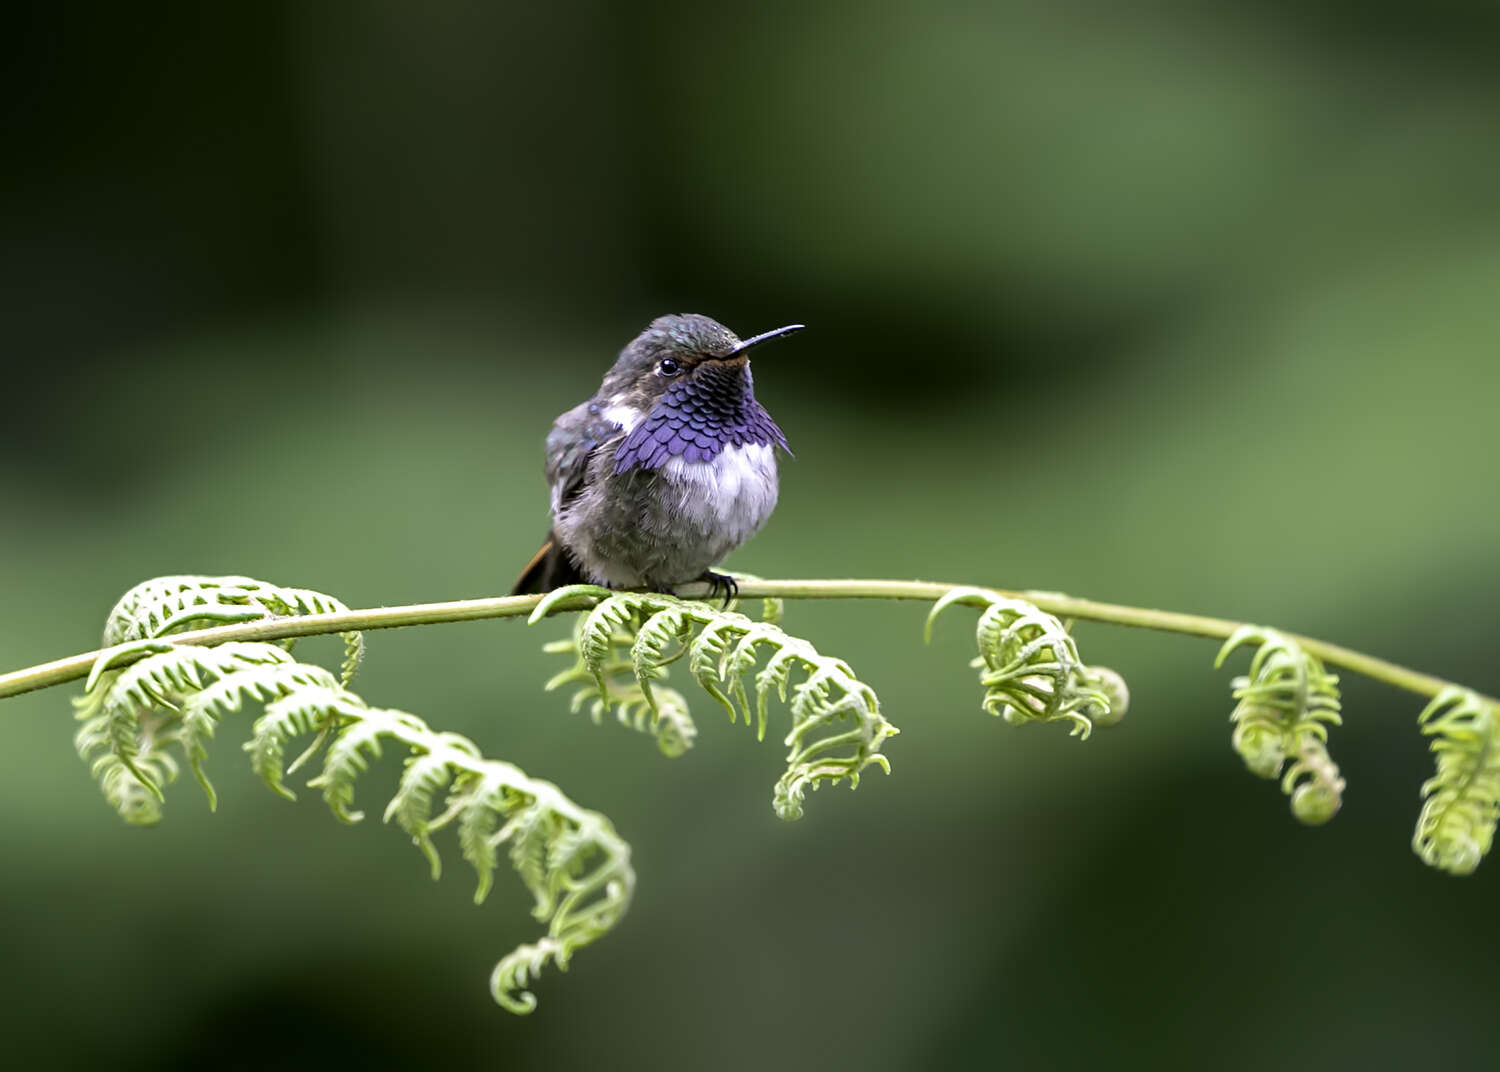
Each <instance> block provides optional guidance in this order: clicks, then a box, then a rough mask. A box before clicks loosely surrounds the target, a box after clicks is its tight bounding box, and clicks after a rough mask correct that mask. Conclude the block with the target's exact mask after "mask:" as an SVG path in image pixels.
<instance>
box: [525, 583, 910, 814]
mask: <svg viewBox="0 0 1500 1072" xmlns="http://www.w3.org/2000/svg"><path fill="white" fill-rule="evenodd" d="M580 595H588V596H592V597H594V598H595V599H596V603H595V605H594V607H593V609H592V610H590V611H589V612H588V613H587V614H586V615H582V616H581V619H580V621H579V622H578V624H577V625H576V626H575V628H574V633H573V639H572V640H571V641H568V642H563V643H558V644H549V645H547V649H546V650H548V651H553V652H559V653H568V654H575V655H576V656H577V660H578V661H577V663H576V664H575V665H574V666H573V667H572V668H570V669H568V670H565V671H564V672H563V673H561V674H559V675H557V676H556V677H554V678H553V679H552V680H551V681H549V682H548V683H547V687H548V688H556V687H557V686H559V685H562V684H568V683H573V682H579V683H581V684H582V688H581V689H580V690H579V692H578V693H577V694H575V696H574V702H573V706H574V709H575V710H576V709H577V708H578V707H579V706H581V705H582V704H583V703H584V702H590V703H591V705H592V706H591V710H592V713H593V715H594V718H595V720H596V721H597V720H598V719H599V718H600V717H601V716H602V714H603V713H604V712H605V711H607V710H609V709H611V708H613V709H614V710H615V711H616V712H617V717H619V719H620V721H621V722H623V723H625V724H627V725H631V724H634V725H635V726H636V728H638V729H647V730H649V731H650V732H652V733H654V734H655V735H656V738H657V742H658V745H659V746H660V747H661V749H662V751H663V752H666V753H667V754H668V755H676V754H679V753H680V752H681V751H683V750H685V748H686V747H687V745H689V744H690V743H691V741H692V733H693V732H695V730H694V729H693V724H692V722H691V719H690V718H689V716H688V712H687V703H686V701H685V700H684V699H683V698H682V694H681V693H678V692H676V691H674V690H671V689H668V688H666V687H665V686H663V685H662V684H661V681H662V680H663V679H664V678H666V676H667V673H668V667H669V666H670V665H671V664H672V663H674V662H677V661H678V660H680V659H686V662H687V667H688V672H689V673H690V674H691V675H692V676H693V678H694V679H695V680H697V682H698V683H699V684H700V685H701V686H703V688H704V690H705V691H706V692H708V694H709V695H710V696H712V697H713V698H714V700H715V701H716V702H718V703H719V705H720V706H722V707H723V708H724V709H725V711H726V712H728V714H729V718H730V721H731V722H733V721H737V720H738V718H739V717H740V716H743V717H744V720H745V724H746V725H750V724H751V722H752V719H753V720H754V723H755V725H756V726H757V728H758V733H759V735H760V737H761V738H764V736H765V731H766V723H767V718H768V710H767V708H768V703H769V699H770V696H771V694H772V693H775V694H776V695H777V696H778V697H779V698H780V699H781V700H783V701H787V700H788V699H790V702H789V707H790V710H791V714H792V727H791V729H790V731H789V732H788V733H787V735H786V737H785V739H784V743H785V744H786V746H787V748H788V752H787V757H786V770H785V772H784V773H783V774H782V776H781V778H780V779H779V780H778V781H777V783H776V786H775V789H774V791H773V793H772V806H773V807H774V809H775V811H776V814H777V815H779V816H780V817H781V818H783V819H788V820H792V819H800V818H801V817H802V810H803V802H804V800H805V799H806V796H807V793H808V792H809V791H811V790H816V789H818V787H819V786H821V785H824V784H836V783H837V782H839V781H842V780H843V779H845V778H847V779H848V780H849V783H850V785H851V786H858V785H859V776H860V772H861V771H863V770H864V768H866V767H868V766H872V765H873V766H877V767H879V768H881V769H882V770H885V771H887V772H889V770H890V766H889V763H888V762H887V760H886V758H885V756H884V755H882V754H881V752H880V747H881V743H882V742H883V741H884V740H885V739H886V738H887V737H890V736H892V735H893V734H895V733H896V728H895V727H894V726H892V725H891V724H890V723H889V722H887V721H886V720H885V718H884V717H883V716H882V715H881V713H880V701H879V700H878V699H877V697H876V695H875V692H874V690H873V689H871V688H870V686H869V685H867V684H865V683H864V682H862V681H860V680H859V679H858V678H857V677H856V676H855V674H854V671H853V670H852V669H851V668H850V667H849V664H848V663H845V662H844V661H843V660H841V659H833V658H830V657H828V656H825V655H823V654H821V653H820V652H818V650H817V649H816V648H814V647H813V646H812V645H811V644H809V643H808V642H807V641H805V640H802V639H800V638H798V637H794V636H790V635H788V634H787V633H786V632H784V631H783V630H782V629H781V628H780V626H778V625H775V624H774V623H772V622H770V621H765V620H762V621H756V620H754V619H752V618H748V617H746V616H745V615H743V614H740V613H738V612H737V611H734V610H731V609H723V610H721V609H718V608H716V607H714V606H712V605H710V604H708V603H704V602H699V601H695V600H682V599H677V598H676V597H674V596H668V595H657V594H653V593H643V592H612V591H610V590H609V589H605V588H596V587H594V586H591V585H574V586H572V587H569V588H560V589H558V590H557V591H555V592H552V593H551V594H549V595H548V596H546V597H545V598H544V599H543V600H542V601H541V602H540V603H539V604H537V607H536V609H535V611H533V612H532V615H531V620H532V621H533V622H536V621H539V620H540V619H541V618H543V617H545V616H546V614H547V613H548V611H550V610H551V609H552V608H553V607H554V606H555V605H556V604H557V603H558V602H561V601H563V600H569V599H574V598H576V597H578V596H580ZM763 612H764V613H765V614H767V615H772V616H776V617H779V616H780V612H781V608H780V605H779V603H773V601H770V600H768V601H766V604H765V606H764V607H763ZM767 653H768V654H767ZM763 658H764V659H765V662H764V663H763V664H762V661H761V660H762V659H763ZM747 676H749V677H750V678H751V684H750V686H749V688H753V689H754V692H755V705H754V708H753V709H752V707H751V702H750V697H749V688H747V686H746V678H747Z"/></svg>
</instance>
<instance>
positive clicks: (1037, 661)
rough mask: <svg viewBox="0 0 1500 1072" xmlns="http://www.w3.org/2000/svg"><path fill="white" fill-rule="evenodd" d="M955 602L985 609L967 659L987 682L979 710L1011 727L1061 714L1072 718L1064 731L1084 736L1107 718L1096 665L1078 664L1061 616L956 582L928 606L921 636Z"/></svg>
mask: <svg viewBox="0 0 1500 1072" xmlns="http://www.w3.org/2000/svg"><path fill="white" fill-rule="evenodd" d="M955 603H964V604H968V605H978V606H980V607H982V608H983V610H981V611H980V614H979V622H978V624H977V626H976V627H975V634H974V635H975V641H976V643H977V644H978V647H979V657H978V658H977V659H975V661H974V663H973V664H972V665H974V666H975V667H976V668H978V669H979V672H980V673H979V682H980V684H981V685H983V686H984V688H985V692H984V700H983V701H982V703H981V706H982V707H983V708H984V710H986V711H988V712H989V713H990V714H992V715H997V716H999V717H1000V718H1003V719H1004V720H1005V721H1006V722H1008V723H1010V724H1011V725H1013V726H1019V725H1022V724H1023V723H1027V722H1057V721H1066V722H1069V723H1071V725H1072V728H1071V729H1070V730H1069V734H1070V736H1071V735H1076V736H1078V737H1080V738H1087V737H1088V736H1089V734H1090V733H1092V732H1093V729H1094V725H1095V723H1096V722H1098V723H1100V724H1107V723H1110V722H1111V719H1110V711H1111V706H1110V697H1109V695H1108V693H1107V692H1106V691H1105V690H1104V689H1103V688H1101V687H1100V683H1101V679H1100V676H1099V674H1100V672H1099V671H1092V672H1091V671H1090V670H1089V668H1088V667H1087V666H1085V665H1084V663H1083V660H1082V659H1080V658H1079V656H1078V647H1077V644H1076V643H1075V642H1074V640H1073V638H1072V636H1070V635H1069V633H1068V630H1067V628H1066V627H1065V626H1064V625H1063V623H1062V622H1061V621H1059V620H1058V619H1057V618H1055V617H1053V616H1052V615H1051V614H1048V613H1047V612H1046V611H1044V610H1041V609H1040V608H1038V607H1036V606H1035V605H1033V604H1031V603H1028V602H1026V601H1025V600H1022V599H1012V598H1009V597H1006V596H1002V595H1000V594H999V593H996V592H991V591H988V590H986V589H983V588H955V589H953V590H951V591H949V592H948V593H947V594H945V595H944V596H943V597H942V598H941V599H939V600H937V602H935V603H934V604H933V606H932V610H931V611H930V612H929V613H928V615H927V627H926V637H927V639H929V640H930V639H931V638H932V624H933V622H934V621H936V620H937V617H938V615H939V614H941V613H942V612H943V611H944V610H946V609H947V608H949V607H951V606H953V605H954V604H955ZM1117 676H1118V675H1117ZM1123 684H1124V683H1123V681H1122V682H1121V685H1122V686H1123ZM1113 721H1118V719H1114V720H1113Z"/></svg>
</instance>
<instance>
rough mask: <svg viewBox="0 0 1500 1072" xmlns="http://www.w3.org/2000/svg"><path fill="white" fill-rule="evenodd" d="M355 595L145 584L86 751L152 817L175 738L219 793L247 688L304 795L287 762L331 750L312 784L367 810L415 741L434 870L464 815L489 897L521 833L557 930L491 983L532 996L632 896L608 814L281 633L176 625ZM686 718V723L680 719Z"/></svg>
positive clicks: (274, 757)
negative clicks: (501, 857)
mask: <svg viewBox="0 0 1500 1072" xmlns="http://www.w3.org/2000/svg"><path fill="white" fill-rule="evenodd" d="M341 607H342V604H339V603H338V602H337V601H336V600H332V599H331V597H327V596H323V595H321V594H319V593H316V592H309V591H307V590H305V589H291V588H282V587H279V586H275V585H267V584H264V583H262V582H259V581H252V580H250V579H249V578H163V579H161V580H159V581H155V582H148V583H147V584H145V585H139V586H137V587H136V588H134V589H132V590H131V592H129V593H127V595H126V598H124V599H122V600H121V601H120V603H119V604H117V605H116V608H115V610H114V611H113V612H111V618H110V624H109V626H108V628H107V630H106V640H107V641H109V642H110V643H111V644H112V646H111V647H110V648H109V650H107V651H105V652H104V653H103V654H102V655H101V656H100V658H99V660H98V661H97V662H96V664H95V667H94V672H93V673H92V674H91V675H90V677H89V684H88V689H87V691H86V693H85V695H84V696H83V697H82V698H81V699H80V700H79V701H76V706H77V708H78V716H79V718H80V719H81V721H82V726H81V727H80V729H79V731H78V734H77V738H76V743H77V746H78V749H79V752H80V754H81V755H83V757H84V758H85V759H86V760H88V761H89V763H90V769H91V770H92V772H93V774H94V776H95V778H96V779H98V781H99V783H100V785H101V787H102V788H103V790H104V793H105V796H106V798H107V799H108V800H109V801H110V803H111V804H112V805H113V806H114V807H115V808H116V810H117V811H118V812H119V813H120V814H121V815H122V816H124V817H125V818H126V819H127V820H128V821H130V822H133V823H137V824H145V823H152V822H155V821H157V820H158V819H159V818H160V816H161V795H162V787H163V786H165V785H166V784H167V783H168V782H170V781H171V780H173V779H174V778H175V777H176V775H177V770H178V763H177V761H176V759H175V758H174V757H173V756H172V755H171V754H170V753H169V752H168V751H167V747H168V746H169V745H175V746H178V747H180V748H181V749H182V751H183V754H184V755H185V757H186V759H187V762H188V764H189V765H190V766H191V767H192V769H193V771H194V773H195V774H196V775H197V776H198V778H199V781H200V782H201V783H202V784H203V787H204V790H205V791H206V792H207V793H208V796H209V801H210V804H211V805H212V804H213V803H214V794H213V788H212V786H211V785H210V784H209V782H208V779H207V777H206V776H205V775H204V772H203V763H204V760H205V758H206V756H207V752H208V745H209V742H210V741H211V740H212V739H213V737H214V733H215V731H216V729H217V727H218V723H219V721H220V720H221V719H222V718H224V717H225V716H226V715H229V714H232V713H234V712H238V711H240V710H241V709H243V708H244V707H245V706H246V705H247V704H249V703H254V704H256V705H263V706H264V713H263V714H262V715H261V716H260V717H259V718H258V719H256V720H255V723H254V725H253V727H252V729H251V739H250V741H249V742H248V743H247V744H246V746H245V747H246V750H247V751H249V753H250V757H251V766H252V768H253V769H254V770H255V772H256V773H257V774H258V775H260V777H261V778H262V779H263V780H264V781H265V782H266V784H267V785H268V786H269V787H270V788H271V789H272V790H274V791H276V792H277V793H279V794H281V795H283V796H288V797H290V796H291V795H292V794H291V792H290V790H288V789H287V788H286V785H285V784H284V781H285V778H286V775H287V773H288V770H289V769H290V770H295V769H296V768H297V767H299V766H300V765H301V764H303V763H304V762H306V761H308V760H310V759H311V758H312V757H313V756H314V755H315V754H316V753H317V752H319V751H320V750H322V751H323V752H324V754H323V763H322V770H321V771H320V772H319V774H318V775H317V776H316V777H315V778H313V779H311V781H310V782H309V783H308V784H309V785H310V786H312V787H314V788H317V789H320V790H321V791H322V795H323V799H324V801H325V802H326V803H327V804H328V807H329V809H330V810H331V811H332V812H333V814H334V815H335V816H337V817H338V818H340V819H342V820H344V821H346V822H356V821H358V820H359V819H360V818H361V813H360V812H358V811H356V810H354V807H353V804H354V796H355V789H356V784H357V782H358V780H359V778H360V776H361V775H363V774H364V773H365V772H366V771H367V770H368V769H369V767H370V766H371V764H372V763H373V762H374V761H375V760H376V759H377V758H378V757H379V756H380V755H381V752H382V750H383V747H384V745H385V744H386V743H388V742H392V741H394V742H396V743H397V744H399V745H400V746H402V747H404V748H405V749H406V750H407V752H408V757H407V760H406V764H405V767H404V769H403V772H402V776H401V781H400V784H399V786H398V788H397V790H396V793H395V796H394V797H393V798H392V799H391V801H390V804H389V806H388V807H387V808H386V809H385V818H386V820H387V821H390V820H391V819H394V820H395V821H396V822H397V824H398V825H399V826H400V827H401V828H402V829H403V830H404V831H405V832H406V833H407V834H408V835H409V836H410V837H411V838H412V841H413V843H414V844H415V845H416V846H417V848H418V849H419V850H420V851H421V852H422V854H423V856H424V857H426V859H427V861H428V864H429V866H430V868H431V870H432V874H433V877H434V878H436V877H437V876H438V874H439V868H440V860H439V858H438V853H437V848H436V846H435V845H434V843H433V839H432V835H433V833H434V832H435V831H438V830H440V829H441V828H443V827H444V826H445V825H447V824H448V823H450V822H454V821H456V826H457V830H458V841H459V846H460V850H461V852H462V853H463V855H464V857H465V859H467V860H468V861H469V863H470V864H471V865H472V866H473V867H474V869H475V873H476V875H477V876H478V889H477V891H476V900H483V899H484V897H485V895H486V894H487V893H488V892H489V890H490V886H491V884H492V879H493V874H494V871H495V869H496V865H497V860H498V850H499V847H500V846H501V845H502V844H504V843H506V842H507V841H508V842H509V843H510V844H509V858H510V861H511V863H512V864H513V865H514V866H515V869H516V871H517V874H518V875H519V876H520V878H521V881H522V882H523V883H524V884H525V886H526V888H527V889H528V890H529V891H530V892H531V895H532V897H533V900H534V908H533V915H534V916H535V917H536V918H537V919H539V920H541V921H542V922H543V923H545V924H546V926H547V931H546V934H545V935H544V936H543V937H542V938H541V939H540V940H539V941H537V942H535V943H533V944H530V945H526V946H522V947H521V948H520V949H519V950H517V951H516V952H515V953H512V954H510V955H508V956H507V957H505V958H504V959H502V960H501V962H500V963H499V964H498V965H497V966H496V969H495V973H494V975H493V977H492V982H491V985H492V989H493V990H494V993H495V998H496V1000H497V1001H499V1002H500V1003H501V1004H502V1005H504V1006H505V1007H506V1008H508V1009H511V1010H512V1011H515V1012H526V1011H529V1010H530V1009H531V1008H533V1007H534V1006H535V1004H536V999H535V997H534V996H533V995H532V994H531V993H529V992H528V991H527V990H526V989H525V987H526V985H527V983H528V981H529V980H530V979H532V978H534V977H535V976H536V975H537V974H538V973H539V972H540V970H541V969H542V967H543V966H544V965H545V964H546V963H547V962H548V961H549V960H550V961H551V962H552V963H554V964H556V965H557V966H558V967H559V968H565V967H566V966H567V962H568V959H569V957H570V956H571V955H572V953H573V952H574V951H575V950H577V949H579V948H581V947H582V946H585V945H587V944H589V943H590V942H592V941H594V940H596V939H597V938H599V937H600V936H601V935H603V934H604V933H605V932H607V931H608V930H609V929H610V928H611V927H613V926H614V924H615V923H616V922H618V920H619V919H620V917H621V916H622V915H623V913H624V911H625V910H626V908H627V907H628V905H629V903H630V899H631V897H632V895H633V892H634V889H635V873H634V871H633V870H632V869H631V867H630V848H629V846H628V845H626V844H625V842H624V841H623V840H621V839H620V837H619V836H618V835H617V834H616V833H615V832H614V829H613V827H611V826H610V824H609V821H608V820H607V819H605V818H604V817H603V816H600V815H598V814H596V813H594V812H590V811H586V810H584V809H582V808H580V807H578V806H577V805H576V804H574V803H573V802H572V801H571V800H569V799H568V798H567V797H565V796H564V795H563V794H562V793H561V791H560V790H558V788H557V787H556V786H554V785H552V784H551V783H550V782H543V781H538V780H536V779H532V778H529V777H527V776H526V774H525V773H524V772H522V771H521V770H519V769H518V768H516V767H514V766H512V765H510V764H508V763H502V762H499V761H496V760H488V759H485V758H483V757H482V756H481V755H480V753H479V750H478V749H477V748H476V747H475V746H474V744H473V743H472V742H470V741H468V740H466V739H465V738H463V737H460V736H458V735H456V734H451V733H435V732H434V731H432V730H431V729H429V728H428V727H427V725H426V724H425V723H423V722H422V721H421V720H420V719H418V718H416V717H415V716H414V715H410V714H407V713H406V712H404V711H392V710H386V709H380V708H372V707H369V706H368V705H366V704H365V703H364V701H363V700H361V699H360V698H359V697H358V696H356V695H355V694H354V693H352V692H350V691H349V690H348V689H347V688H346V687H345V683H346V680H347V679H346V678H340V677H338V676H335V675H334V674H332V673H330V672H329V671H328V670H325V669H324V668H322V667H320V666H315V665H312V664H308V663H300V662H297V661H296V660H294V659H293V657H292V656H291V655H290V654H289V653H288V651H287V650H286V647H284V646H282V645H281V644H268V643H223V644H219V645H217V646H213V647H206V646H195V645H185V644H184V645H176V644H172V643H171V642H170V641H169V640H164V639H162V637H164V636H166V635H169V634H171V633H172V632H174V631H176V630H177V629H179V628H181V627H183V626H185V625H186V624H187V623H189V622H191V623H195V624H202V623H203V622H215V623H217V622H221V621H226V620H241V621H244V620H253V619H254V618H259V617H266V616H270V615H273V614H275V615H285V614H318V613H325V612H328V611H331V610H336V609H339V608H341ZM236 615H238V616H239V617H235V616H236ZM352 635H353V634H351V636H352ZM357 658H358V649H357V648H355V647H353V646H351V647H349V648H346V653H345V671H346V673H347V672H348V671H349V670H350V669H351V668H352V665H353V663H354V662H357ZM625 665H626V666H627V667H628V666H629V661H628V659H627V660H626V663H625ZM675 695H676V694H675V693H672V691H671V690H670V689H659V690H658V693H657V703H658V704H659V705H660V706H661V709H662V712H661V713H660V714H659V716H658V720H659V721H662V722H670V721H671V717H670V715H669V712H670V710H671V708H670V704H669V703H668V701H669V699H670V697H671V696H675ZM642 703H643V705H644V701H642ZM667 732H668V731H667V730H664V731H663V733H664V734H665V733H667ZM672 732H677V733H679V734H681V733H682V732H683V730H682V728H681V726H680V724H678V725H677V728H676V729H675V730H674V731H672ZM308 736H311V737H313V741H312V744H311V746H310V747H308V748H307V749H306V751H304V752H303V753H302V755H301V756H300V757H299V758H298V759H296V760H294V761H293V762H292V764H291V765H290V768H288V766H287V764H286V762H285V757H286V749H287V746H288V745H289V744H290V743H292V742H293V741H294V740H296V739H298V738H302V737H308ZM445 789H446V790H447V793H448V795H447V808H446V810H445V811H444V813H443V815H441V816H437V817H435V818H434V817H433V816H432V809H433V800H434V798H435V797H436V796H437V794H439V793H441V792H443V791H444V790H445Z"/></svg>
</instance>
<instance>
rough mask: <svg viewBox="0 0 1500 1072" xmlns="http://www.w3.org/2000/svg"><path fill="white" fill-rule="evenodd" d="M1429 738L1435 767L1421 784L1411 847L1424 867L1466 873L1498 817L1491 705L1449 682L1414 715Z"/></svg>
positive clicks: (1499, 763)
mask: <svg viewBox="0 0 1500 1072" xmlns="http://www.w3.org/2000/svg"><path fill="white" fill-rule="evenodd" d="M1417 723H1418V724H1419V725H1420V726H1421V727H1422V732H1423V733H1425V734H1427V735H1428V736H1430V737H1432V738H1433V741H1432V751H1433V754H1434V755H1436V756H1437V773H1436V774H1434V775H1433V776H1432V777H1431V778H1429V779H1428V780H1427V781H1426V782H1425V783H1424V784H1423V786H1422V797H1423V803H1422V814H1421V815H1420V816H1419V817H1418V819H1417V829H1416V833H1415V834H1414V835H1413V837H1412V848H1413V849H1414V850H1415V851H1416V853H1417V855H1418V856H1420V857H1421V858H1422V859H1423V861H1425V862H1426V863H1427V865H1428V866H1429V867H1436V868H1438V869H1440V870H1443V871H1447V872H1449V873H1450V874H1454V875H1467V874H1470V873H1472V872H1473V871H1474V869H1475V868H1476V867H1478V866H1479V861H1480V860H1482V859H1483V858H1484V856H1485V854H1486V853H1488V852H1489V851H1490V844H1491V843H1492V842H1493V841H1494V838H1495V822H1496V819H1497V818H1500V739H1497V736H1496V731H1497V726H1496V721H1495V709H1494V708H1493V707H1491V706H1490V705H1489V704H1488V703H1486V702H1484V701H1483V700H1481V699H1480V698H1479V697H1478V696H1476V695H1475V694H1474V693H1472V692H1470V691H1469V690H1468V689H1460V688H1457V687H1449V688H1447V689H1444V690H1443V691H1442V692H1441V693H1439V694H1438V696H1437V698H1436V699H1434V700H1433V701H1432V702H1431V703H1430V704H1428V705H1427V707H1426V708H1425V709H1424V710H1423V711H1422V713H1421V714H1420V715H1418V716H1417Z"/></svg>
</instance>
